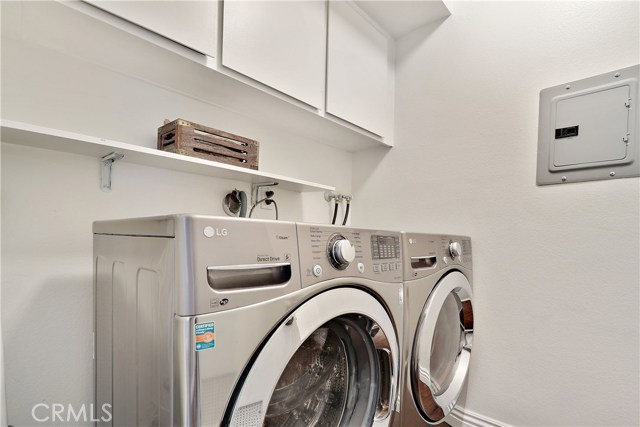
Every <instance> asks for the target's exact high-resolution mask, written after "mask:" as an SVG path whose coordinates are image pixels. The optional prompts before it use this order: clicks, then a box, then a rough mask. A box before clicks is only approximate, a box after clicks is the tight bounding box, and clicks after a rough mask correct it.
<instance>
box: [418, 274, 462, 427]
mask: <svg viewBox="0 0 640 427" xmlns="http://www.w3.org/2000/svg"><path fill="white" fill-rule="evenodd" d="M471 300H472V294H471V286H470V285H469V282H468V281H467V278H466V277H465V276H464V275H463V274H462V273H460V272H458V271H455V272H452V273H449V274H448V275H446V276H444V278H442V279H441V280H440V281H439V282H438V284H437V285H436V286H435V288H434V289H433V291H432V292H431V295H429V298H428V300H427V302H426V304H425V306H424V309H423V311H422V315H421V316H420V320H419V322H418V327H417V330H416V335H415V341H414V343H413V352H412V358H411V386H412V390H413V396H414V399H415V401H416V406H417V407H418V408H419V409H420V412H421V413H422V415H423V417H425V419H426V420H427V421H429V422H432V423H436V422H439V421H440V420H442V419H443V418H444V417H446V416H447V415H448V414H449V413H450V412H451V410H452V409H453V407H454V406H455V404H456V401H457V399H458V397H459V396H460V392H461V391H462V387H463V385H464V381H465V378H466V376H467V372H468V370H469V359H470V357H471V345H472V338H473V307H472V302H471Z"/></svg>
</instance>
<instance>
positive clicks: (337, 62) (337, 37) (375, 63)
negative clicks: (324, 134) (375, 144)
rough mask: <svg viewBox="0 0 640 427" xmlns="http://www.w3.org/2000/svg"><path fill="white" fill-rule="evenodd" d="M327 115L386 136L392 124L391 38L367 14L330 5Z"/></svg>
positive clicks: (343, 5)
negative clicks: (389, 76)
mask: <svg viewBox="0 0 640 427" xmlns="http://www.w3.org/2000/svg"><path fill="white" fill-rule="evenodd" d="M328 41H329V42H328V54H327V61H328V62H327V105H326V109H327V112H328V113H330V114H332V115H334V116H337V117H340V118H341V119H343V120H346V121H348V122H351V123H353V124H355V125H357V126H360V127H362V128H364V129H367V130H369V131H371V132H373V133H375V134H377V135H381V136H385V133H387V132H386V129H387V123H388V120H389V118H388V115H387V111H390V110H388V108H387V107H388V103H389V101H388V93H389V92H388V91H389V80H388V72H389V70H388V49H389V46H388V44H389V42H388V40H387V37H386V36H385V35H384V34H382V33H381V32H380V31H378V29H377V28H375V27H374V26H373V25H372V24H371V22H369V20H368V19H367V18H365V17H364V15H363V12H360V11H359V10H357V9H356V8H355V6H352V5H350V4H349V3H347V2H344V1H330V2H329V35H328Z"/></svg>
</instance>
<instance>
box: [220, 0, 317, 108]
mask: <svg viewBox="0 0 640 427" xmlns="http://www.w3.org/2000/svg"><path fill="white" fill-rule="evenodd" d="M325 44H326V5H325V3H324V1H318V0H316V1H244V0H239V1H238V0H226V1H225V2H224V12H223V31H222V64H223V65H224V66H225V67H228V68H231V69H233V70H235V71H237V72H239V73H241V74H244V75H246V76H248V77H251V78H252V79H255V80H257V81H259V82H261V83H264V84H265V85H267V86H270V87H272V88H274V89H276V90H279V91H281V92H284V93H286V94H287V95H289V96H292V97H294V98H296V99H299V100H300V101H302V102H305V103H307V104H309V105H311V106H313V107H316V108H321V107H322V105H323V99H324V76H325V71H324V70H325V68H324V67H325V66H324V64H325V52H326V48H325Z"/></svg>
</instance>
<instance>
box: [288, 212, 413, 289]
mask: <svg viewBox="0 0 640 427" xmlns="http://www.w3.org/2000/svg"><path fill="white" fill-rule="evenodd" d="M296 226H297V228H298V230H297V231H298V244H299V255H300V268H301V276H302V286H303V287H305V286H309V285H312V284H314V283H318V282H320V281H324V280H329V279H335V278H339V277H360V278H366V279H370V280H376V281H380V282H393V283H397V282H402V245H401V239H400V233H394V232H388V231H377V230H366V229H358V228H345V227H340V226H327V225H309V224H296Z"/></svg>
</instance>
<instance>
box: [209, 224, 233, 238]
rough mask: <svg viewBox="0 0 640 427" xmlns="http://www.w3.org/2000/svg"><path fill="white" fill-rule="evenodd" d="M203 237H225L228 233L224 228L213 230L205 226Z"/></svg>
mask: <svg viewBox="0 0 640 427" xmlns="http://www.w3.org/2000/svg"><path fill="white" fill-rule="evenodd" d="M204 235H205V236H206V237H227V236H228V235H229V231H228V230H227V229H226V228H213V227H210V226H207V227H205V228H204Z"/></svg>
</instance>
